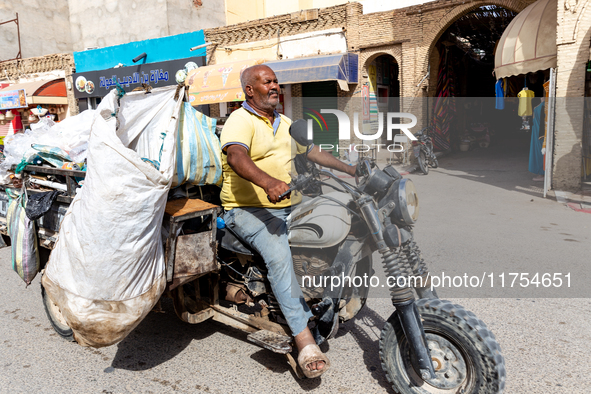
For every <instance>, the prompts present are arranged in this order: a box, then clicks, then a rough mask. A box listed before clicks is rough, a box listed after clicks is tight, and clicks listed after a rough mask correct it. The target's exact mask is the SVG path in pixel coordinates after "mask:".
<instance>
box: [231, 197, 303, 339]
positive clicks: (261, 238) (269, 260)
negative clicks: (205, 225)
mask: <svg viewBox="0 0 591 394" xmlns="http://www.w3.org/2000/svg"><path fill="white" fill-rule="evenodd" d="M290 212H291V207H287V208H281V209H274V208H253V207H247V208H233V209H232V210H230V211H228V212H226V213H225V214H224V221H225V222H226V226H227V227H229V228H230V230H232V231H233V232H234V233H235V234H236V235H238V236H239V237H240V238H241V239H242V240H243V241H244V242H246V243H247V244H249V245H250V246H251V248H252V249H254V250H255V251H256V252H257V253H259V254H260V255H261V257H262V258H263V260H264V261H265V265H266V266H267V270H268V275H267V278H268V279H269V282H270V283H271V289H272V290H273V294H274V295H275V298H277V301H278V302H279V306H280V308H281V312H283V316H284V317H285V320H287V324H288V325H289V328H290V329H291V332H292V334H293V336H296V335H298V334H300V333H301V332H302V331H303V330H304V329H305V328H306V326H307V325H308V319H309V318H310V317H312V312H310V308H308V305H307V304H306V302H305V300H304V295H303V294H302V289H301V288H300V285H299V283H298V281H297V278H296V275H295V272H294V270H293V261H292V258H291V250H290V249H289V242H288V241H287V222H286V219H287V216H288V215H289V214H290Z"/></svg>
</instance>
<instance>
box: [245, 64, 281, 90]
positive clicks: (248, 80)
mask: <svg viewBox="0 0 591 394" xmlns="http://www.w3.org/2000/svg"><path fill="white" fill-rule="evenodd" d="M261 68H268V69H269V70H271V71H273V70H272V69H271V67H269V66H267V65H264V64H255V65H254V66H250V67H248V68H245V69H244V71H242V74H241V75H240V82H241V84H242V91H243V92H244V94H246V85H251V86H252V85H254V83H255V82H256V72H257V71H258V70H260V69H261Z"/></svg>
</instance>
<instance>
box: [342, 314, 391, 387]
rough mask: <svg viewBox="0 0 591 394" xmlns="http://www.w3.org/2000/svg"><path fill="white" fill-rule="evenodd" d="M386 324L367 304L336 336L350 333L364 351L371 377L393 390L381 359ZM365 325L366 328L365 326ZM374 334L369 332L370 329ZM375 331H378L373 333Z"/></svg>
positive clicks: (364, 358)
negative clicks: (382, 338)
mask: <svg viewBox="0 0 591 394" xmlns="http://www.w3.org/2000/svg"><path fill="white" fill-rule="evenodd" d="M385 324H386V320H384V318H383V317H382V316H380V315H379V314H378V313H377V312H375V311H374V310H373V309H371V308H370V307H369V306H368V305H365V307H363V309H362V310H361V311H360V312H359V313H358V314H357V316H355V317H354V318H353V319H351V320H349V321H348V322H346V323H343V324H341V327H340V329H339V331H338V333H337V335H336V336H335V337H336V338H338V337H340V336H343V335H346V334H347V333H350V334H351V335H352V336H353V339H354V340H355V342H356V343H357V345H358V346H359V348H360V349H361V350H362V351H363V363H364V364H365V367H366V368H367V371H368V372H369V373H370V375H371V377H372V378H373V379H374V380H375V381H376V382H378V384H379V385H380V386H382V387H383V388H385V389H387V390H388V391H389V392H393V391H392V385H391V384H390V383H388V380H387V379H386V374H385V373H384V371H383V370H382V363H381V361H380V355H379V352H380V333H381V331H382V328H383V327H384V325H385ZM364 327H365V328H364ZM367 329H369V330H371V331H372V335H370V334H368V330H367ZM373 333H377V334H376V335H373Z"/></svg>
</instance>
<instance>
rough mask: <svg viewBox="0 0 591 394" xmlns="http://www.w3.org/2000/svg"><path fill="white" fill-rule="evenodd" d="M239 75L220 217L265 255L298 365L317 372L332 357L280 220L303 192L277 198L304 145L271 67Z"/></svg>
mask: <svg viewBox="0 0 591 394" xmlns="http://www.w3.org/2000/svg"><path fill="white" fill-rule="evenodd" d="M241 81H242V89H243V91H244V94H245V96H246V101H245V102H244V103H243V105H242V108H240V109H238V110H237V111H234V112H233V113H232V115H231V116H230V117H229V118H228V120H227V122H226V124H225V125H224V128H223V130H222V134H221V143H222V151H223V152H224V154H223V155H222V161H223V179H224V182H223V187H222V192H221V200H222V205H223V206H224V209H225V211H226V213H225V215H224V220H225V222H226V226H227V227H228V228H229V229H230V230H231V231H232V232H233V233H234V234H236V235H237V236H238V237H240V238H241V239H242V240H243V241H244V242H245V243H246V244H248V245H249V246H250V247H251V248H252V249H253V250H255V251H256V252H258V253H259V254H260V255H261V256H262V258H263V260H264V261H265V265H266V266H267V269H268V279H269V281H270V283H271V287H272V289H273V293H274V294H275V297H276V298H277V301H278V302H279V305H280V308H281V311H282V313H283V315H284V317H285V319H286V320H287V324H288V325H289V327H290V329H291V332H292V334H293V335H294V339H295V344H296V346H297V348H298V352H299V356H298V364H299V365H300V367H301V369H302V371H303V372H304V374H305V375H306V376H307V377H309V378H312V377H317V376H319V375H321V374H322V373H324V372H325V371H326V370H327V369H328V367H329V365H330V362H329V360H328V358H327V357H326V355H324V354H323V353H322V352H321V350H320V348H319V347H318V346H317V345H316V343H315V341H314V337H313V335H312V333H311V331H310V329H309V328H308V326H307V324H308V319H309V318H310V317H312V313H311V311H310V309H309V307H308V305H307V304H306V302H305V301H304V297H303V294H302V291H301V289H300V286H299V284H298V283H297V280H296V276H295V273H294V270H293V264H292V256H291V252H290V248H289V243H288V238H287V223H286V218H287V216H288V215H289V213H290V212H291V207H292V206H293V205H296V204H298V203H300V202H301V196H300V195H294V196H293V198H290V197H291V196H290V195H289V194H288V195H286V196H282V195H283V194H284V193H285V192H287V191H288V190H289V186H288V185H287V183H288V182H289V181H290V171H292V160H293V158H294V156H295V154H296V153H305V150H306V147H303V146H301V145H298V144H297V143H296V142H295V141H294V140H292V139H291V137H290V135H289V126H290V125H291V120H290V119H289V118H287V117H285V116H284V115H280V114H279V113H278V112H277V111H275V107H276V106H277V104H278V103H279V83H278V81H277V77H276V76H275V73H274V72H273V70H271V68H269V67H268V66H265V65H256V66H252V67H249V68H247V69H245V70H244V71H243V73H242V76H241ZM308 149H309V151H308V155H307V158H308V159H309V160H310V161H312V162H315V163H317V164H319V165H321V166H324V167H328V168H331V169H334V170H338V171H342V172H345V173H347V174H349V175H354V174H355V167H353V166H349V165H347V164H345V163H343V162H341V161H340V160H338V159H336V158H335V157H333V156H332V155H331V154H330V153H328V152H326V151H321V150H320V149H319V147H318V146H314V145H312V146H311V147H308ZM292 175H295V174H292Z"/></svg>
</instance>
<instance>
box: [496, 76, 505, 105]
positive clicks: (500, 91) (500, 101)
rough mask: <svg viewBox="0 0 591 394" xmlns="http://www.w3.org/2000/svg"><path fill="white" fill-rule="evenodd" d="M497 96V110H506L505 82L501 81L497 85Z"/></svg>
mask: <svg viewBox="0 0 591 394" xmlns="http://www.w3.org/2000/svg"><path fill="white" fill-rule="evenodd" d="M495 95H496V96H497V99H496V101H495V108H496V109H505V92H504V91H503V80H502V79H499V80H498V81H497V83H496V84H495Z"/></svg>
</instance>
